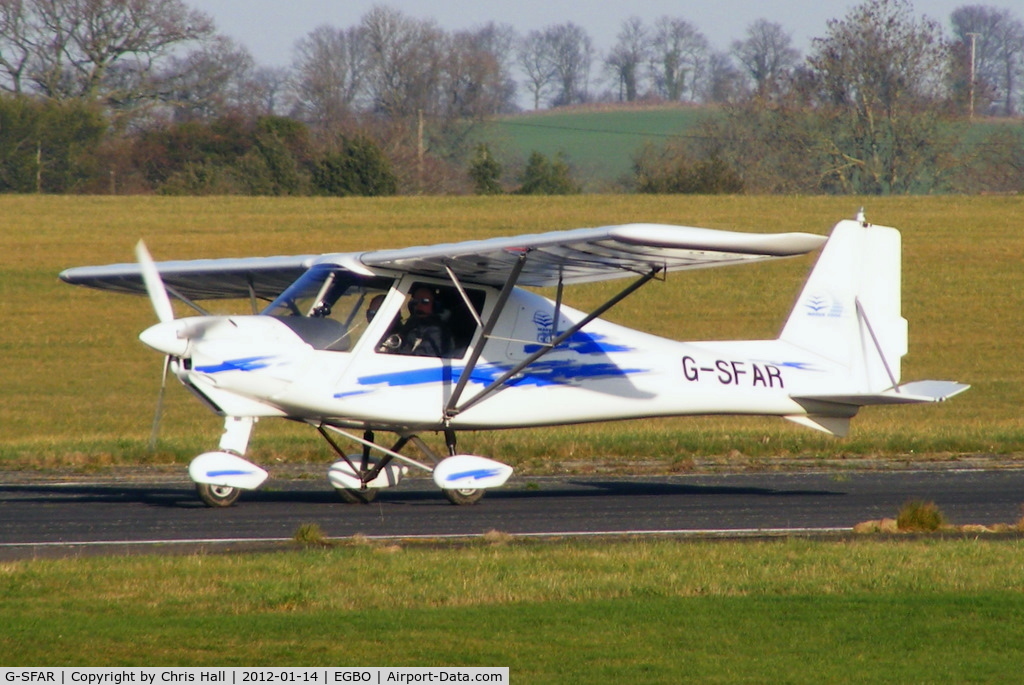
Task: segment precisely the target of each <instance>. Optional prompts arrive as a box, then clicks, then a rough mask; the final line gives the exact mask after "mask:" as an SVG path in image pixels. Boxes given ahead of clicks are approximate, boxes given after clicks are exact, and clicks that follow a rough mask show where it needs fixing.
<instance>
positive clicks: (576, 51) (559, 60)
mask: <svg viewBox="0 0 1024 685" xmlns="http://www.w3.org/2000/svg"><path fill="white" fill-rule="evenodd" d="M544 39H545V40H546V41H547V43H548V45H549V46H550V55H551V60H552V67H553V68H554V73H555V80H556V82H557V83H558V87H559V90H558V93H557V94H556V95H555V97H554V100H553V101H552V102H553V104H554V105H556V106H557V105H572V104H576V103H579V102H586V101H587V98H588V92H589V89H590V65H591V63H592V62H593V59H594V48H593V44H592V43H591V41H590V36H588V35H587V32H586V31H584V30H583V28H582V27H580V26H577V25H576V24H574V23H572V22H571V21H570V22H567V23H565V24H557V25H555V26H550V27H548V28H547V29H545V30H544Z"/></svg>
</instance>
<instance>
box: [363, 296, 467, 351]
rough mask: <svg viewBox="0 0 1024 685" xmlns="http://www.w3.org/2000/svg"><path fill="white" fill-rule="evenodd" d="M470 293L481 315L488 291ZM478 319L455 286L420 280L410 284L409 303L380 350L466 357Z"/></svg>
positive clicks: (380, 345)
mask: <svg viewBox="0 0 1024 685" xmlns="http://www.w3.org/2000/svg"><path fill="white" fill-rule="evenodd" d="M466 293H467V295H468V298H469V301H470V303H472V305H473V308H474V309H475V310H476V312H477V314H478V315H479V314H480V313H481V312H482V311H483V308H484V292H483V291H481V290H475V289H471V290H467V291H466ZM403 315H404V316H405V318H404V320H403V318H402V317H403ZM476 322H477V318H476V317H474V316H473V313H472V312H471V311H470V309H469V307H467V305H466V302H465V300H464V299H463V298H462V296H461V295H460V294H459V292H458V290H456V289H455V288H454V287H453V286H446V285H436V284H431V283H424V282H416V283H413V284H412V285H411V286H410V287H409V291H408V296H407V300H406V306H405V307H404V308H403V309H402V310H400V311H399V312H398V313H397V314H396V315H395V317H394V319H393V320H392V321H391V324H390V325H389V326H388V328H387V330H386V332H385V334H384V336H383V337H382V338H381V339H380V340H379V341H378V343H377V351H378V352H380V353H384V354H401V355H412V356H422V357H441V358H444V359H462V358H463V357H464V356H465V355H466V352H467V350H468V349H469V345H470V343H472V341H473V336H474V335H475V334H476V330H477V328H478V326H477V323H476Z"/></svg>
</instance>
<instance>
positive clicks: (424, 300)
mask: <svg viewBox="0 0 1024 685" xmlns="http://www.w3.org/2000/svg"><path fill="white" fill-rule="evenodd" d="M412 303H413V304H431V303H433V300H432V299H430V298H429V297H421V298H420V299H418V300H413V301H412Z"/></svg>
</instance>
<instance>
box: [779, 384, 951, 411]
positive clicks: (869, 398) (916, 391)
mask: <svg viewBox="0 0 1024 685" xmlns="http://www.w3.org/2000/svg"><path fill="white" fill-rule="evenodd" d="M969 387H971V386H969V385H964V384H963V383H955V382H953V381H915V382H913V383H905V384H903V385H900V386H897V387H895V388H890V389H889V390H885V391H884V392H880V393H872V394H864V395H857V394H837V395H805V396H799V397H797V396H794V397H793V399H794V400H796V401H797V402H800V403H804V402H814V403H816V404H817V403H826V404H841V405H852V406H855V407H866V406H870V405H882V404H921V403H924V402H942V401H944V400H947V399H949V398H950V397H953V396H954V395H959V394H960V393H962V392H963V391H964V390H967V389H968V388H969Z"/></svg>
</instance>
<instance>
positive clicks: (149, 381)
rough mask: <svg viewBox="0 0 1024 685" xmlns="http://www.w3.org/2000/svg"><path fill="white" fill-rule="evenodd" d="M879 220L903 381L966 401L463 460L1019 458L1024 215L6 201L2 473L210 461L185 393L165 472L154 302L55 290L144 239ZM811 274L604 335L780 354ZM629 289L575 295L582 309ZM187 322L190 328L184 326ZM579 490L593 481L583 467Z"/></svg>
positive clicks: (216, 247)
mask: <svg viewBox="0 0 1024 685" xmlns="http://www.w3.org/2000/svg"><path fill="white" fill-rule="evenodd" d="M861 205H864V206H866V208H867V213H868V217H869V218H871V219H873V220H874V221H877V222H878V223H882V224H887V225H893V226H897V227H899V228H901V229H902V231H903V239H904V315H905V316H906V317H907V318H908V319H909V322H910V352H909V354H908V356H907V357H905V359H904V373H903V377H904V379H906V380H912V379H921V378H940V379H951V380H958V381H961V382H966V383H970V384H972V386H973V387H972V389H971V390H970V391H969V392H967V393H965V394H963V395H961V396H959V397H956V398H954V399H953V400H952V401H950V402H947V403H944V404H943V405H938V406H926V407H921V406H918V407H900V408H895V407H889V408H881V407H879V408H868V409H866V410H864V411H863V412H862V414H861V416H859V417H858V418H857V419H855V421H854V427H853V431H852V433H851V436H850V437H849V438H848V439H845V440H836V439H832V438H828V437H826V436H823V435H820V434H817V433H814V432H811V431H808V430H806V429H801V428H798V427H796V426H791V425H790V424H788V423H787V422H784V421H780V420H771V419H754V418H742V419H737V418H727V417H712V418H695V419H667V420H649V421H630V422H623V423H610V424H604V425H595V426H570V427H564V428H551V429H538V430H528V431H508V432H496V433H481V434H475V435H474V434H466V435H464V436H462V439H461V440H460V444H461V445H463V446H464V447H465V448H466V449H468V450H471V451H475V452H477V453H483V454H492V455H494V456H496V457H497V458H500V459H503V460H506V461H508V462H509V463H512V464H513V465H515V466H517V467H519V468H520V471H521V472H523V471H525V472H526V473H529V472H537V473H542V472H546V470H549V469H552V468H560V466H559V465H560V463H562V462H566V461H572V462H580V461H582V462H584V463H587V462H593V463H596V462H599V461H612V462H618V463H624V464H625V467H626V468H627V469H628V468H629V465H628V464H629V460H630V459H633V458H640V459H657V460H661V461H663V462H664V463H666V464H667V465H668V467H669V468H672V469H677V470H680V471H685V470H686V469H688V468H690V467H691V466H692V464H693V462H694V460H707V459H711V460H716V459H718V460H726V461H730V463H732V460H734V459H735V458H742V459H748V460H760V461H763V462H770V460H771V459H773V458H776V457H787V458H794V459H806V460H812V461H813V460H815V459H818V458H820V457H842V458H851V459H855V458H857V457H874V456H884V457H897V458H900V459H919V458H935V456H936V455H938V456H942V457H946V456H950V457H952V458H957V457H958V456H960V455H974V454H997V455H1010V456H1015V455H1018V454H1020V453H1022V452H1024V419H1022V415H1021V413H1020V407H1021V406H1022V405H1024V365H1021V364H1019V363H1018V362H1017V359H1018V357H1019V335H1020V331H1021V330H1024V280H1022V271H1021V267H1020V258H1021V255H1024V232H1022V231H1021V230H1020V225H1019V223H1020V217H1021V216H1022V215H1024V198H1018V197H988V198H976V197H974V198H967V197H935V198H928V197H918V198H884V199H883V198H793V197H772V198H758V197H692V196H611V195H588V196H581V197H565V198H525V197H522V198H520V197H500V198H475V197H466V198H387V199H361V198H352V199H326V198H313V199H269V198H155V197H129V198H117V197H74V198H72V197H17V196H4V197H2V198H0V215H2V216H3V217H4V224H5V226H4V230H3V231H2V232H0V254H3V255H4V258H3V262H2V264H0V321H3V322H4V326H3V327H2V328H0V352H2V354H3V360H4V363H3V364H2V365H0V383H2V387H3V388H4V395H3V399H2V400H0V425H2V426H3V430H2V432H0V464H3V465H4V466H29V467H43V468H45V467H50V466H62V465H68V464H80V465H84V466H90V467H95V466H104V465H107V464H125V463H129V464H130V463H139V462H147V463H171V462H173V463H183V462H187V461H188V460H189V459H191V457H192V456H194V455H195V454H197V453H199V452H201V451H205V450H206V449H209V448H210V447H211V446H213V445H215V444H216V441H217V439H218V436H219V435H220V432H221V421H220V420H219V419H218V418H217V417H215V416H214V415H212V414H211V413H209V412H208V411H207V410H206V409H205V408H203V407H202V406H200V405H199V403H198V402H196V401H195V400H194V399H193V398H192V397H191V395H189V394H188V393H187V392H186V391H185V390H184V389H183V388H181V387H180V386H177V385H176V384H175V385H173V386H172V387H171V388H170V389H169V392H168V396H167V406H166V412H165V420H164V423H163V431H162V440H161V443H160V451H159V452H158V453H157V454H155V455H151V454H149V453H148V450H147V447H146V445H147V443H148V439H149V432H150V426H151V421H152V411H153V407H154V405H155V401H156V394H157V386H158V383H159V375H160V359H159V356H158V355H156V354H155V353H153V352H151V351H150V350H148V349H146V348H145V347H144V346H143V345H142V344H141V343H140V342H139V341H138V339H137V335H138V333H139V331H141V330H143V329H144V328H145V327H147V326H148V325H150V324H151V323H152V322H153V320H154V315H153V313H152V311H151V308H150V306H149V303H148V302H147V301H146V300H145V298H142V297H130V296H120V295H114V294H108V293H100V292H96V291H91V290H87V289H84V288H73V287H70V286H67V285H64V284H62V283H60V282H59V281H58V279H57V273H58V272H59V271H61V270H62V269H64V268H67V267H69V266H75V265H83V264H104V263H110V262H121V261H131V260H132V259H133V256H132V246H133V245H134V243H135V242H136V240H138V239H139V238H140V237H141V238H145V239H146V241H147V243H148V245H149V247H150V249H151V251H152V252H153V253H154V254H155V255H156V256H157V259H182V258H199V257H219V256H242V255H272V254H305V253H311V252H314V253H315V252H323V251H345V250H361V249H372V248H380V247H395V246H402V245H415V244H425V243H432V242H441V241H449V240H460V239H467V238H481V237H491V236H500V235H511V234H516V233H525V232H536V231H545V230H554V229H562V228H571V227H579V226H596V225H605V224H614V223H624V222H629V221H656V222H667V223H682V224H691V225H698V226H709V227H712V228H733V229H737V230H752V231H790V230H804V231H811V232H817V233H825V232H827V231H828V230H829V229H830V227H831V226H832V224H833V223H834V222H835V221H836V220H838V219H840V218H844V217H848V216H851V215H852V214H853V213H854V212H855V211H856V209H857V208H858V207H860V206H861ZM812 263H813V256H808V257H803V258H799V259H795V260H783V261H779V262H775V263H771V264H765V265H756V266H748V267H737V268H735V269H717V270H707V271H696V272H688V273H681V274H673V275H671V276H670V277H669V278H668V280H667V282H665V283H654V284H651V285H649V286H647V287H646V288H644V289H643V290H641V291H640V292H639V293H637V294H636V295H634V296H633V297H631V298H630V299H629V300H627V301H626V302H625V303H624V304H623V305H622V306H620V307H619V308H617V309H615V310H613V311H612V312H611V313H610V314H609V316H608V318H610V319H612V320H615V321H618V322H621V323H624V324H626V325H630V326H633V327H637V328H640V329H643V330H648V331H650V332H653V333H655V334H658V335H663V336H667V337H672V338H676V339H689V340H701V339H730V338H740V339H742V338H765V337H774V336H775V335H776V334H777V332H778V330H779V328H780V327H781V325H782V322H783V321H784V319H785V317H786V315H787V313H788V311H789V309H790V307H791V306H792V302H793V300H794V298H795V297H796V294H797V292H798V290H799V288H800V286H801V284H802V282H803V279H804V278H805V276H806V273H807V270H808V269H809V268H810V266H811V264H812ZM620 285H621V284H619V283H611V284H596V285H593V286H586V287H582V286H581V287H578V288H573V289H571V290H570V291H569V292H568V298H569V301H570V304H573V305H575V306H580V307H587V306H590V305H593V304H595V303H597V302H599V301H601V300H602V299H603V298H604V297H606V296H607V295H608V293H610V292H612V291H613V290H615V289H617V288H618V287H619V286H620ZM181 313H182V314H185V313H187V311H186V310H182V312H181ZM251 454H252V456H253V458H254V459H255V460H256V461H259V462H262V463H266V464H272V463H273V462H274V461H275V460H278V459H284V460H293V461H294V460H300V461H302V460H305V461H322V460H326V459H328V458H329V457H328V452H327V451H326V449H325V448H324V446H323V445H321V441H320V440H319V439H318V438H316V437H315V436H314V435H313V433H312V432H311V431H309V430H308V429H304V428H302V427H297V426H292V425H289V424H285V423H283V422H275V421H263V422H261V423H260V425H259V426H258V427H257V430H256V433H255V436H254V440H253V444H252V450H251ZM582 468H585V466H584V467H582Z"/></svg>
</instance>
